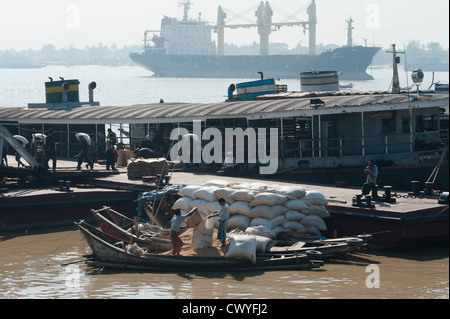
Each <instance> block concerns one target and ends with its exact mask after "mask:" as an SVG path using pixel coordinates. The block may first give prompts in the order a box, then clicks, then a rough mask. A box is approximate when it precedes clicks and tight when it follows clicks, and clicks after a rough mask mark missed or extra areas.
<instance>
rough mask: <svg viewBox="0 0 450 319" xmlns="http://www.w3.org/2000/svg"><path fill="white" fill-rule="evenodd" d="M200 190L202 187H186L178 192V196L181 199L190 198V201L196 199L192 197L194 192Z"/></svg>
mask: <svg viewBox="0 0 450 319" xmlns="http://www.w3.org/2000/svg"><path fill="white" fill-rule="evenodd" d="M200 188H202V186H186V187H184V188H183V189H182V190H180V191H179V192H178V195H180V196H181V197H190V198H192V199H197V198H196V197H195V196H194V192H195V191H198V190H199V189H200Z"/></svg>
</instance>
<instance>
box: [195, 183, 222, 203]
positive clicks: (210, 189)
mask: <svg viewBox="0 0 450 319" xmlns="http://www.w3.org/2000/svg"><path fill="white" fill-rule="evenodd" d="M216 189H217V187H214V186H206V187H202V188H200V189H198V190H196V191H195V192H194V193H193V195H194V197H195V198H197V199H203V200H206V201H207V202H214V201H217V197H216V195H214V191H215V190H216Z"/></svg>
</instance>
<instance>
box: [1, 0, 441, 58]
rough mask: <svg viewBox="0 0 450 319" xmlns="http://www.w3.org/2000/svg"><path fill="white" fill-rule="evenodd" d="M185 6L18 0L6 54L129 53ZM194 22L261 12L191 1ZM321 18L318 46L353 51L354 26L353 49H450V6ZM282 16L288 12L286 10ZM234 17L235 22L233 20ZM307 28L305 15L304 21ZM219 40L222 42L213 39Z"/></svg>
mask: <svg viewBox="0 0 450 319" xmlns="http://www.w3.org/2000/svg"><path fill="white" fill-rule="evenodd" d="M180 1H183V0H163V1H160V0H127V1H123V0H122V1H117V0H110V1H105V0H39V1H36V0H33V1H32V0H14V1H2V5H1V8H0V50H2V49H16V50H22V49H27V48H31V49H40V48H42V46H43V45H45V44H54V45H55V46H56V47H57V48H58V49H60V48H68V47H70V46H72V47H76V48H84V47H85V46H86V45H94V44H98V43H99V42H102V43H103V44H104V45H108V46H109V45H111V44H113V43H115V44H116V45H117V46H118V47H122V46H124V45H134V44H138V45H139V44H142V41H143V33H144V31H145V30H147V29H151V30H157V29H159V28H160V22H161V18H162V17H163V15H168V16H172V17H177V18H181V17H182V14H183V10H182V7H180V6H178V2H180ZM191 2H192V3H193V5H192V8H191V16H192V17H198V13H199V12H202V16H203V18H204V19H206V20H207V21H210V22H211V23H214V24H215V23H216V19H217V7H218V6H219V5H222V7H224V8H225V9H228V11H231V12H234V13H236V14H240V13H243V12H244V11H246V10H247V9H249V8H251V7H253V6H255V5H257V4H258V3H259V1H257V0H191ZM309 2H310V0H272V1H270V3H271V4H273V9H274V17H273V22H285V21H286V14H285V13H286V12H290V13H294V12H296V11H298V10H299V9H301V8H303V7H305V6H306V5H307V4H308V3H309ZM316 3H317V11H318V13H317V15H318V31H317V42H318V43H324V44H329V43H336V44H339V45H343V44H345V43H346V27H347V26H346V23H345V20H347V19H348V18H349V17H350V16H352V18H353V20H355V24H354V27H355V28H356V29H355V30H354V42H355V43H356V44H364V40H363V38H366V39H367V40H368V42H369V44H372V43H375V44H376V45H378V46H380V45H381V46H383V47H384V48H386V47H388V46H389V45H390V44H392V43H396V44H397V45H398V46H399V47H400V48H403V45H404V44H407V43H408V42H409V41H410V40H419V41H420V42H421V43H422V44H426V43H429V42H440V43H441V45H442V47H443V48H448V47H449V1H448V0H426V1H425V0H316ZM278 8H280V9H282V10H279V9H278ZM231 17H232V15H231V14H229V15H228V19H230V18H231ZM245 17H246V19H247V20H243V19H233V20H232V21H231V22H230V23H249V22H248V20H249V19H250V20H253V21H254V20H255V17H254V10H250V11H249V13H248V14H246V15H245ZM298 18H299V19H300V20H306V19H307V15H306V12H303V13H301V14H298ZM213 36H214V40H216V37H215V34H213ZM225 41H226V42H227V43H235V44H237V45H242V44H250V43H252V42H253V41H256V42H259V37H258V34H257V31H256V29H255V28H250V29H238V30H236V31H233V30H226V32H225ZM270 41H271V42H285V43H288V44H289V46H290V47H293V46H295V45H296V44H297V43H299V42H302V43H303V44H304V45H307V42H308V36H307V34H306V35H305V34H304V33H303V29H302V28H301V27H282V28H281V29H280V31H276V32H273V33H272V36H271V38H270Z"/></svg>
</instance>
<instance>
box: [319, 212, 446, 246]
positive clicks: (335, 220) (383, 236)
mask: <svg viewBox="0 0 450 319" xmlns="http://www.w3.org/2000/svg"><path fill="white" fill-rule="evenodd" d="M327 209H328V211H329V212H330V215H331V217H330V218H329V219H327V227H328V231H329V232H330V233H335V234H338V235H339V236H351V235H352V234H355V233H356V234H371V235H372V239H371V240H370V241H369V242H368V246H369V247H370V248H373V249H389V248H394V247H401V246H411V245H417V244H425V243H430V242H437V241H440V240H448V238H449V222H448V220H449V208H448V206H445V205H436V207H433V208H428V209H419V210H416V211H410V212H407V213H403V214H394V213H392V212H387V211H382V210H372V209H357V208H350V207H347V208H345V207H339V206H333V205H329V206H327Z"/></svg>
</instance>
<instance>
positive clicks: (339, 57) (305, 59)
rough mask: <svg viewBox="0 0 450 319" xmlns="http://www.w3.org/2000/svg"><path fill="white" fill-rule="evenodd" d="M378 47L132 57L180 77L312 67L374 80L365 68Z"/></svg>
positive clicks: (284, 72) (294, 72) (295, 73)
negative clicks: (308, 52)
mask: <svg viewBox="0 0 450 319" xmlns="http://www.w3.org/2000/svg"><path fill="white" fill-rule="evenodd" d="M379 50H380V48H377V47H352V48H338V49H335V50H333V51H327V52H324V53H322V54H320V55H267V56H261V55H253V56H252V55H248V56H247V55H246V56H244V55H228V56H218V55H206V56H205V55H166V54H164V53H161V51H156V52H153V51H152V50H147V51H145V52H144V53H131V54H130V58H131V59H132V60H133V61H134V62H135V63H136V64H137V65H139V66H141V67H143V68H145V69H148V70H150V71H152V72H153V73H154V74H155V76H160V77H177V78H254V77H255V76H256V75H257V74H258V72H263V73H264V76H265V77H266V78H284V79H299V78H300V73H301V72H308V71H311V69H317V70H335V71H338V72H341V73H342V74H341V75H340V78H341V79H342V80H373V77H372V76H371V75H369V74H367V72H366V70H367V68H368V66H369V65H370V64H371V63H372V60H373V57H374V56H375V54H376V53H377V52H378V51H379Z"/></svg>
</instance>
